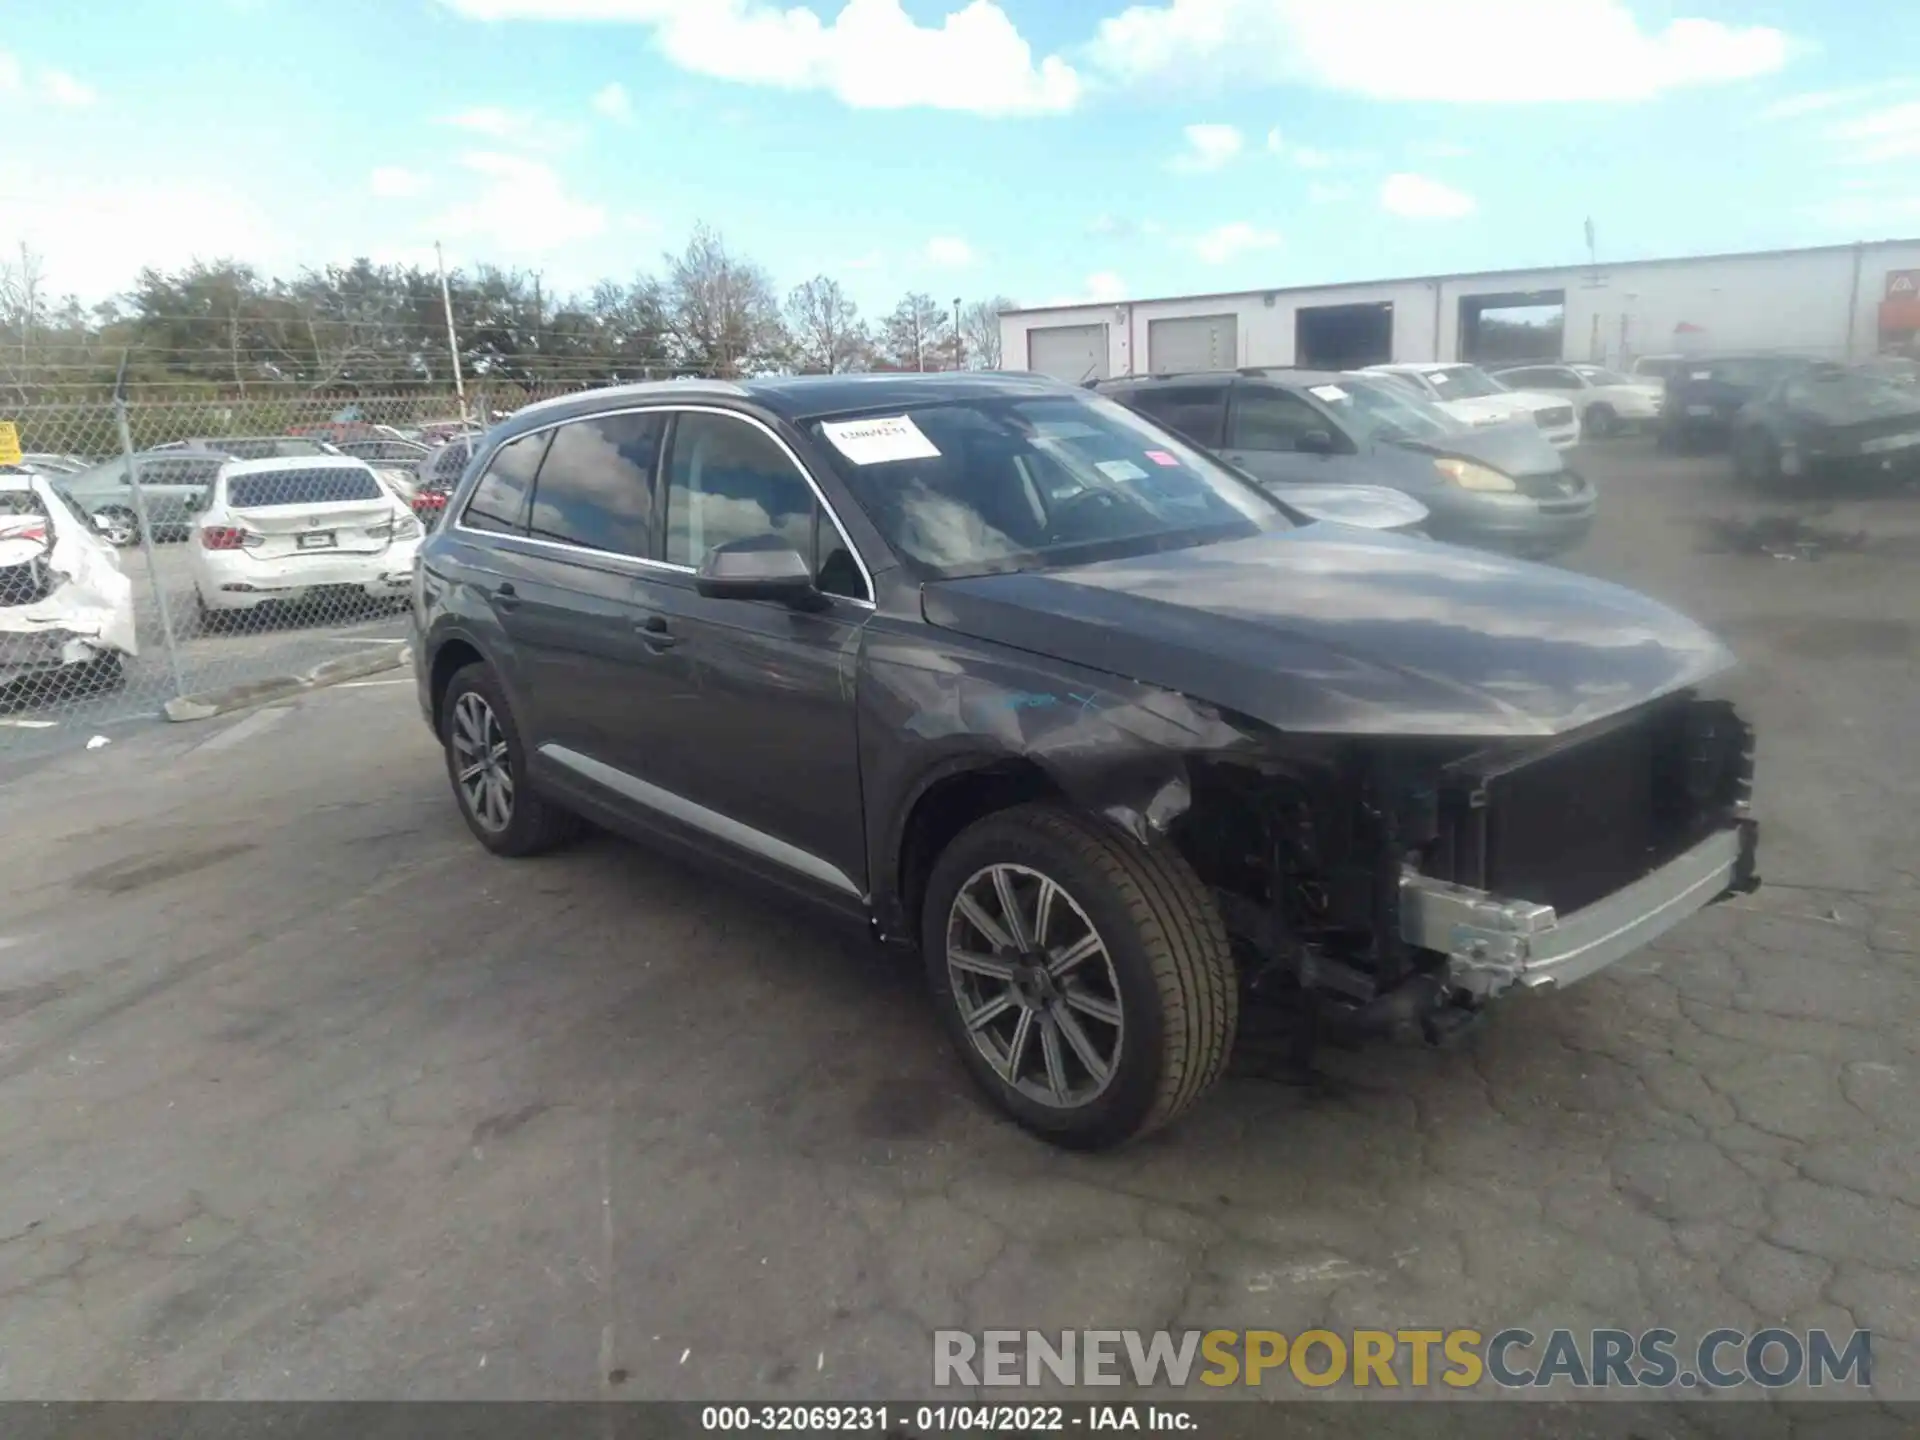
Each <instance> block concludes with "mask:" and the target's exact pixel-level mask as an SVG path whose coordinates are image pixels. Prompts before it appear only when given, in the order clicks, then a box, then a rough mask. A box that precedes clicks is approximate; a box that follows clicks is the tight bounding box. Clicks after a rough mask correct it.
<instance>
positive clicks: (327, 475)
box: [227, 465, 384, 510]
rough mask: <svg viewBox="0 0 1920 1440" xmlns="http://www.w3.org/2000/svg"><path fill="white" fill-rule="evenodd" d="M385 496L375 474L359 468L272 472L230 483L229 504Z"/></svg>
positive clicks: (244, 505)
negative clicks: (374, 476)
mask: <svg viewBox="0 0 1920 1440" xmlns="http://www.w3.org/2000/svg"><path fill="white" fill-rule="evenodd" d="M383 493H384V492H383V491H382V490H381V489H380V482H379V481H377V480H375V479H374V478H373V472H372V471H371V470H366V469H362V468H361V467H360V466H358V465H354V466H345V465H342V466H335V467H329V468H328V469H324V470H269V471H266V472H264V473H262V474H259V475H236V476H234V477H233V478H232V479H231V480H229V481H227V503H228V504H229V505H231V506H232V507H233V508H234V509H236V510H258V509H264V508H267V507H270V506H274V505H332V504H336V503H338V502H340V501H343V500H378V499H380V498H381V496H382V494H383Z"/></svg>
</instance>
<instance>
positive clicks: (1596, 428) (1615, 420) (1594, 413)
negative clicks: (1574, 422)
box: [1584, 405, 1620, 440]
mask: <svg viewBox="0 0 1920 1440" xmlns="http://www.w3.org/2000/svg"><path fill="white" fill-rule="evenodd" d="M1584 428H1585V430H1586V432H1587V434H1588V435H1589V436H1590V437H1591V438H1593V439H1595V440H1605V439H1606V438H1607V437H1608V436H1610V435H1616V434H1618V433H1619V431H1620V417H1619V416H1618V415H1616V414H1614V413H1613V407H1612V406H1611V405H1589V406H1588V407H1587V414H1586V419H1585V421H1584Z"/></svg>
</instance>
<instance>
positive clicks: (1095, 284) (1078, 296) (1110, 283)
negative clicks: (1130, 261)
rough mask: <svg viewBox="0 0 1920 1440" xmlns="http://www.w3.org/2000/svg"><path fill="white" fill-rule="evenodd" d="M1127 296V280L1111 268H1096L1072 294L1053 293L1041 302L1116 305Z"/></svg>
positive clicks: (1049, 306)
mask: <svg viewBox="0 0 1920 1440" xmlns="http://www.w3.org/2000/svg"><path fill="white" fill-rule="evenodd" d="M1126 298H1127V282H1126V281H1124V280H1122V279H1121V278H1120V277H1119V276H1118V275H1117V274H1115V273H1114V272H1113V271H1111V270H1098V271H1095V272H1094V273H1093V274H1091V275H1089V276H1087V278H1086V279H1085V280H1084V281H1082V282H1081V286H1080V289H1079V291H1078V292H1076V293H1075V294H1072V295H1055V296H1052V297H1050V298H1049V299H1047V300H1046V301H1044V302H1042V303H1043V306H1044V307H1048V308H1051V307H1055V306H1061V305H1117V304H1118V303H1120V302H1121V301H1122V300H1125V299H1126Z"/></svg>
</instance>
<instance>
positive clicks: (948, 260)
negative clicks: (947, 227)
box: [927, 235, 976, 270]
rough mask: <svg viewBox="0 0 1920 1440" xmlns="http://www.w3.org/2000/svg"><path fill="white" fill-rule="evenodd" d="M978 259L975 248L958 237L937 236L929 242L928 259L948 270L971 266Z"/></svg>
mask: <svg viewBox="0 0 1920 1440" xmlns="http://www.w3.org/2000/svg"><path fill="white" fill-rule="evenodd" d="M975 258H976V257H975V256H974V253H973V247H972V246H971V245H969V244H968V243H967V242H966V241H964V240H962V239H961V238H960V237H959V236H958V235H936V236H934V237H933V239H931V240H929V241H928V242H927V259H929V260H931V261H932V262H933V263H934V264H936V265H944V266H946V267H947V268H948V269H956V270H957V269H959V268H961V267H963V266H967V265H971V264H973V262H974V259H975Z"/></svg>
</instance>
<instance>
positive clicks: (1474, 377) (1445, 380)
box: [1360, 362, 1580, 450]
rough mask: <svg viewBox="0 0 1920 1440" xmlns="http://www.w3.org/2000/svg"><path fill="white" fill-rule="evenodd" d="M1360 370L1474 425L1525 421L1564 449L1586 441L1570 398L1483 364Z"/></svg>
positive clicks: (1442, 364) (1439, 364)
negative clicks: (1497, 374) (1503, 376)
mask: <svg viewBox="0 0 1920 1440" xmlns="http://www.w3.org/2000/svg"><path fill="white" fill-rule="evenodd" d="M1360 373H1361V374H1362V375H1387V376H1390V377H1392V378H1393V379H1395V380H1397V381H1399V382H1400V383H1401V384H1402V385H1404V386H1406V387H1407V388H1408V389H1410V390H1412V391H1414V392H1415V393H1416V394H1417V395H1419V396H1420V398H1421V399H1423V400H1425V401H1427V402H1428V403H1429V404H1432V405H1438V406H1439V407H1440V408H1441V409H1442V410H1444V411H1446V412H1447V414H1449V415H1451V416H1453V418H1454V419H1456V420H1459V421H1461V422H1463V423H1465V424H1468V425H1501V424H1505V423H1506V422H1508V421H1512V420H1525V421H1530V422H1531V423H1532V424H1534V425H1535V426H1537V427H1538V428H1539V431H1540V433H1541V434H1542V435H1543V436H1545V437H1546V438H1547V440H1548V441H1550V442H1551V443H1552V444H1553V445H1554V446H1555V447H1556V448H1558V449H1561V450H1565V449H1566V448H1567V447H1568V446H1569V445H1577V444H1579V443H1580V415H1579V412H1578V411H1576V410H1575V409H1574V407H1573V405H1572V403H1571V402H1570V401H1568V400H1567V399H1566V398H1565V397H1563V396H1558V395H1549V394H1544V393H1542V392H1540V391H1537V390H1527V389H1524V388H1522V387H1520V386H1517V385H1507V384H1505V383H1503V382H1502V381H1500V380H1496V379H1495V378H1494V377H1493V376H1491V375H1489V374H1487V372H1486V371H1484V370H1482V369H1481V368H1480V367H1479V366H1478V365H1462V364H1447V363H1445V362H1440V363H1435V364H1430V365H1420V364H1397V365H1369V366H1367V367H1366V368H1365V369H1364V370H1362V371H1361V372H1360Z"/></svg>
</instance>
